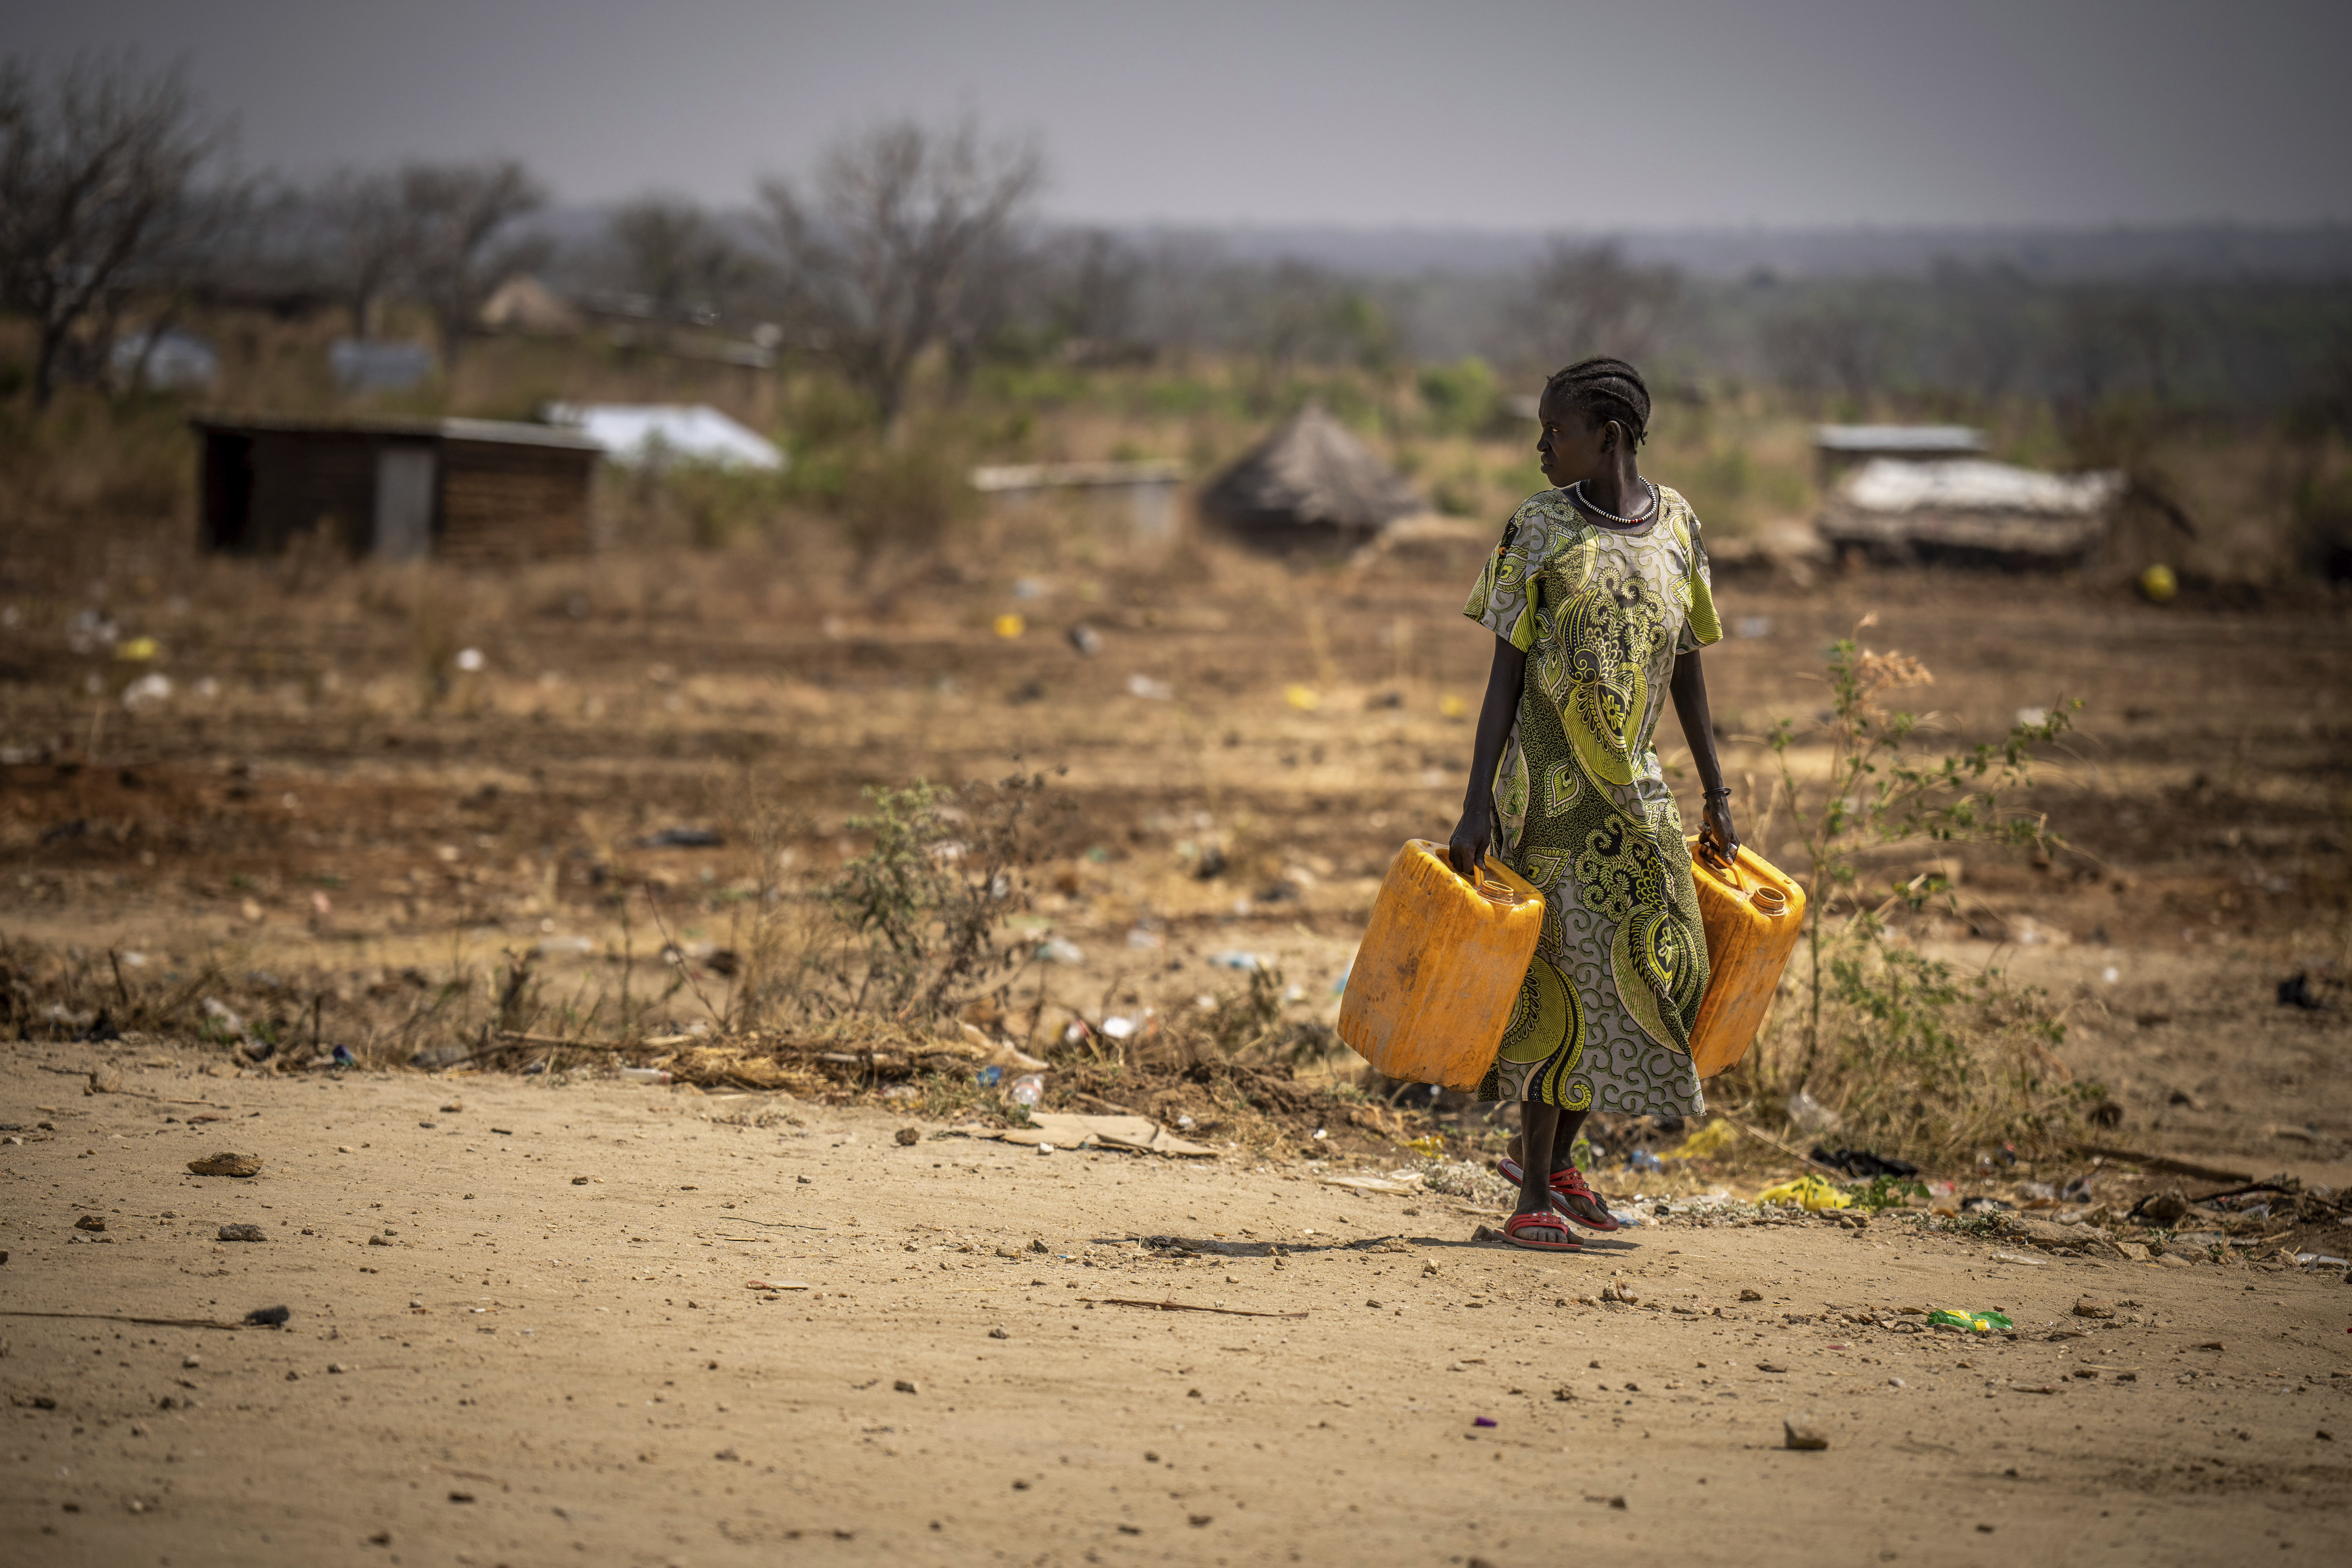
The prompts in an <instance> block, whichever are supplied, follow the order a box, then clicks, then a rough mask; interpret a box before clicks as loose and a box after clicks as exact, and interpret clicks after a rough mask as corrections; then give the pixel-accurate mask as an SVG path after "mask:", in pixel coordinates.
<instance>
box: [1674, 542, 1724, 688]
mask: <svg viewBox="0 0 2352 1568" xmlns="http://www.w3.org/2000/svg"><path fill="white" fill-rule="evenodd" d="M1683 516H1684V520H1685V522H1686V523H1687V524H1688V526H1689V529H1690V568H1689V574H1688V577H1687V579H1686V582H1687V586H1688V587H1689V589H1690V611H1689V613H1688V614H1687V615H1685V616H1684V617H1683V629H1682V635H1681V636H1680V637H1677V638H1675V652H1676V653H1696V652H1697V651H1698V650H1699V649H1700V648H1703V647H1706V645H1707V644H1709V643H1717V642H1721V641H1722V640H1723V621H1722V619H1721V618H1720V617H1719V616H1717V614H1716V613H1715V584H1714V580H1713V578H1712V577H1710V576H1709V574H1708V573H1707V568H1706V544H1705V543H1703V542H1701V541H1700V539H1699V536H1698V514H1697V513H1696V512H1693V511H1691V510H1688V509H1687V508H1685V510H1684V513H1683Z"/></svg>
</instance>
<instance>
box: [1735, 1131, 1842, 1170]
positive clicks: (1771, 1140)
mask: <svg viewBox="0 0 2352 1568" xmlns="http://www.w3.org/2000/svg"><path fill="white" fill-rule="evenodd" d="M1724 1120H1725V1121H1728V1122H1730V1123H1731V1126H1732V1130H1733V1131H1736V1132H1744V1133H1746V1134H1747V1135H1748V1137H1750V1138H1753V1139H1755V1140H1756V1141H1757V1142H1759V1143H1763V1144H1767V1145H1769V1146H1770V1147H1772V1148H1775V1149H1778V1150H1779V1151H1780V1152H1781V1153H1783V1154H1786V1155H1787V1156H1789V1158H1790V1159H1791V1160H1801V1161H1803V1162H1804V1163H1806V1164H1808V1165H1811V1167H1812V1168H1813V1169H1814V1170H1816V1171H1826V1172H1828V1173H1830V1174H1831V1175H1832V1176H1835V1177H1837V1178H1838V1180H1840V1181H1847V1180H1850V1179H1851V1178H1850V1177H1848V1176H1847V1175H1846V1173H1844V1172H1843V1171H1841V1170H1839V1169H1838V1168H1837V1167H1836V1166H1835V1165H1825V1164H1823V1163H1822V1162H1820V1161H1819V1160H1816V1159H1814V1158H1813V1157H1812V1156H1811V1154H1807V1153H1804V1152H1801V1151H1800V1150H1798V1149H1795V1148H1793V1147H1791V1146H1790V1145H1789V1144H1786V1143H1783V1142H1780V1140H1779V1139H1778V1138H1775V1137H1773V1136H1772V1135H1771V1134H1770V1133H1769V1132H1762V1131H1758V1130H1757V1129H1755V1128H1753V1127H1750V1126H1748V1123H1746V1122H1744V1121H1737V1120H1735V1119H1733V1118H1732V1117H1729V1116H1727V1117H1725V1118H1724Z"/></svg>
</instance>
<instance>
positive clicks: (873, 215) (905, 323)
mask: <svg viewBox="0 0 2352 1568" xmlns="http://www.w3.org/2000/svg"><path fill="white" fill-rule="evenodd" d="M1044 178H1045V165H1044V161H1043V160H1042V158H1041V157H1040V156H1039V154H1038V153H1037V152H1036V150H1035V149H1034V147H1031V146H1028V145H1027V144H1025V143H1020V142H983V141H982V138H981V135H980V132H979V130H978V129H977V127H975V126H974V125H972V124H971V123H970V122H969V121H967V122H965V123H964V124H962V125H960V126H957V127H956V128H954V129H952V130H940V129H935V128H930V127H926V126H923V125H920V124H918V123H916V122H915V121H893V122H890V123H888V124H885V125H882V126H879V127H877V128H876V129H874V130H872V131H868V132H864V133H862V134H859V135H856V136H852V137H850V138H848V139H846V140H845V141H842V142H835V143H834V144H833V145H832V146H831V147H829V148H828V149H826V151H825V152H824V154H823V155H822V157H820V159H819V160H818V163H817V169H816V174H815V176H814V179H813V181H812V182H811V183H810V186H809V188H808V189H807V190H803V189H801V188H800V187H799V186H797V185H795V184H793V183H791V182H789V181H786V180H782V179H774V180H769V181H767V182H765V183H763V184H761V188H760V195H761V203H762V204H763V205H764V206H765V207H766V209H767V211H766V216H767V220H768V225H769V227H770V229H771V231H772V234H773V236H774V238H775V241H776V245H777V247H778V249H779V250H780V252H781V253H782V259H783V261H784V264H785V275H784V279H783V286H784V289H785V290H786V298H787V300H788V303H789V306H790V310H791V314H792V315H793V317H794V318H795V321H796V324H797V325H798V326H799V327H800V328H801V330H802V333H803V337H804V339H805V340H806V341H807V342H810V344H811V345H812V346H813V347H816V348H818V349H820V350H821V351H822V352H824V353H826V354H827V355H828V356H829V357H831V358H832V359H833V360H834V362H835V363H836V364H838V365H839V366H840V368H841V371H842V374H844V375H845V376H846V377H847V378H848V379H849V380H850V382H851V383H852V384H855V385H856V386H857V387H858V388H859V389H860V390H862V391H863V392H865V393H866V395H867V396H869V397H871V398H872V399H873V401H874V406H875V412H876V414H877V416H878V417H879V419H880V420H881V423H882V425H883V427H884V428H885V429H886V430H887V429H889V428H891V427H893V426H896V424H897V423H898V415H899V412H900V410H901V409H902V408H903V407H904V406H905V404H906V398H907V385H908V379H909V378H910V377H911V376H912V375H913V374H914V369H915V365H916V363H917V362H918V361H919V360H920V359H921V357H922V355H923V353H924V352H925V351H926V350H928V349H929V348H930V347H932V346H933V345H934V344H936V343H939V342H942V341H947V340H951V339H953V338H955V337H957V336H959V335H960V334H967V333H969V331H971V325H972V322H973V321H974V319H975V318H976V317H978V316H981V315H984V314H985V313H986V312H987V311H988V310H990V309H991V308H992V300H994V299H995V298H996V297H997V296H998V290H997V289H996V287H995V284H996V281H997V278H998V275H999V269H1000V268H1002V266H1003V262H1004V258H1005V256H1006V254H1007V252H1008V251H1009V250H1010V249H1011V248H1012V247H1015V246H1016V245H1017V244H1018V241H1019V238H1020V232H1019V231H1020V226H1021V222H1022V219H1023V218H1024V216H1025V215H1026V212H1027V209H1028V205H1029V202H1030V200H1031V198H1032V197H1033V196H1034V195H1035V194H1036V191H1037V188H1038V186H1039V185H1040V184H1042V183H1043V181H1044Z"/></svg>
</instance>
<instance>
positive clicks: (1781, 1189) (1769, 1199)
mask: <svg viewBox="0 0 2352 1568" xmlns="http://www.w3.org/2000/svg"><path fill="white" fill-rule="evenodd" d="M1756 1201H1757V1202H1758V1203H1759V1204H1794V1205H1798V1206H1799V1207H1801V1208H1808V1209H1843V1208H1852V1207H1853V1199H1852V1198H1850V1197H1848V1196H1846V1195H1845V1194H1843V1193H1842V1192H1840V1191H1838V1190H1837V1189H1836V1188H1835V1187H1833V1186H1832V1185H1830V1184H1828V1183H1827V1182H1825V1181H1823V1180H1822V1178H1821V1177H1819V1176H1816V1175H1812V1174H1811V1173H1807V1174H1805V1175H1802V1176H1799V1177H1798V1178H1797V1179H1796V1180H1795V1181H1793V1182H1782V1183H1781V1184H1780V1185H1779V1186H1777V1187H1767V1188H1765V1189H1764V1190H1763V1191H1762V1192H1760V1193H1759V1194H1756Z"/></svg>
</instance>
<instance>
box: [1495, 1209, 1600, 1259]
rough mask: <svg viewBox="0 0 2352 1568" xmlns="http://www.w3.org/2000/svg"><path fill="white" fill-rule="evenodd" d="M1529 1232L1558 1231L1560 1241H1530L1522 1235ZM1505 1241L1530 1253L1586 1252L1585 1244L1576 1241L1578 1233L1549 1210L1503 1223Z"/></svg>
mask: <svg viewBox="0 0 2352 1568" xmlns="http://www.w3.org/2000/svg"><path fill="white" fill-rule="evenodd" d="M1529 1230H1549V1231H1557V1232H1559V1237H1560V1239H1559V1240H1558V1241H1530V1240H1529V1239H1528V1237H1525V1236H1523V1235H1521V1234H1520V1233H1521V1232H1523V1231H1529ZM1503 1239H1504V1240H1505V1241H1507V1242H1509V1243H1510V1244H1511V1245H1512V1246H1513V1247H1526V1248H1527V1249H1528V1251H1530V1252H1581V1251H1583V1250H1584V1243H1582V1242H1580V1241H1579V1240H1577V1239H1576V1233H1575V1232H1574V1231H1572V1230H1570V1229H1569V1228H1568V1225H1567V1222H1566V1221H1564V1220H1562V1219H1560V1218H1559V1216H1558V1215H1554V1214H1552V1213H1551V1212H1550V1211H1549V1210H1546V1211H1545V1212H1543V1213H1542V1214H1515V1215H1512V1216H1511V1217H1510V1218H1508V1219H1507V1220H1505V1221H1504V1222H1503Z"/></svg>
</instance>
